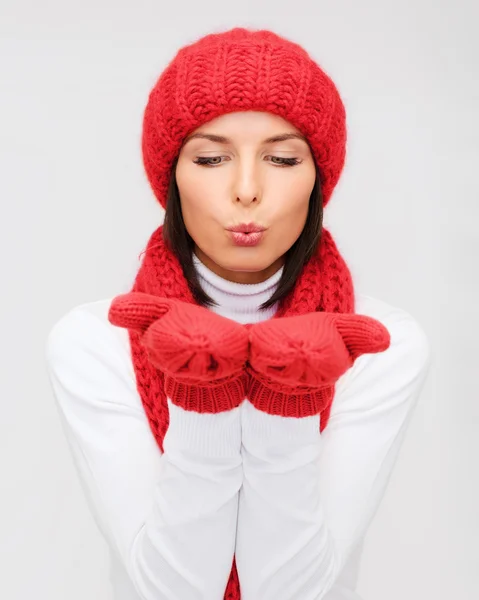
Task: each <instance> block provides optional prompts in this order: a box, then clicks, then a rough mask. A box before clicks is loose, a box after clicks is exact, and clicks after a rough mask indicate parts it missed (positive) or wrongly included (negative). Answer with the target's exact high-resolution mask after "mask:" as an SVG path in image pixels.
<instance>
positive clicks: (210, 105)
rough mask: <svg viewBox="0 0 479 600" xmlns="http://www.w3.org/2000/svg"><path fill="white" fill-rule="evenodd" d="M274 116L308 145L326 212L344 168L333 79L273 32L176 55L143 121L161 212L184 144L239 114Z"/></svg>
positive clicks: (215, 37) (199, 44) (210, 39)
mask: <svg viewBox="0 0 479 600" xmlns="http://www.w3.org/2000/svg"><path fill="white" fill-rule="evenodd" d="M245 110H255V111H267V112H271V113H273V114H276V115H278V116H280V117H282V118H284V119H286V120H287V121H289V122H291V123H292V124H293V125H294V126H295V127H296V128H297V129H299V130H300V131H301V132H302V133H303V135H305V136H306V138H307V139H308V141H309V144H310V147H311V150H312V153H313V156H314V158H315V161H316V164H317V165H318V168H319V172H320V178H321V188H322V192H323V204H324V206H326V204H327V203H328V201H329V199H330V197H331V193H332V191H333V189H334V187H335V185H336V183H337V181H338V179H339V176H340V174H341V171H342V169H343V166H344V161H345V153H346V148H345V146H346V123H345V109H344V105H343V102H342V100H341V97H340V95H339V93H338V90H337V88H336V86H335V84H334V83H333V81H332V80H331V78H330V77H329V76H328V75H327V74H326V73H325V72H324V70H323V69H321V68H320V67H319V66H318V65H317V64H316V63H315V62H314V61H313V59H312V58H311V57H310V56H309V54H308V53H307V52H306V51H305V50H304V49H303V48H302V47H301V46H299V45H298V44H296V43H294V42H292V41H289V40H287V39H285V38H284V37H281V36H279V35H277V34H275V33H273V32H271V31H266V30H257V31H253V30H248V29H244V28H239V27H238V28H235V29H232V30H230V31H227V32H224V33H214V34H210V35H207V36H205V37H203V38H201V39H199V40H198V41H196V42H194V43H193V44H190V45H188V46H185V47H183V48H181V49H180V50H179V51H178V53H177V55H176V56H175V58H174V59H173V60H172V61H171V62H170V63H169V65H168V66H167V68H166V69H165V70H164V71H163V73H162V74H161V76H160V77H159V79H158V81H157V82H156V84H155V86H154V87H153V89H152V90H151V92H150V94H149V98H148V103H147V106H146V108H145V112H144V119H143V137H142V150H143V163H144V166H145V170H146V174H147V177H148V180H149V182H150V185H151V187H152V189H153V192H154V194H155V196H156V198H157V199H158V201H159V202H160V204H161V205H162V206H163V208H165V206H166V201H167V191H168V184H169V179H170V171H171V167H172V164H173V161H174V159H175V158H176V156H177V154H178V152H179V150H180V148H181V144H182V142H183V140H184V139H185V138H186V136H187V135H188V134H189V133H190V132H191V131H193V130H194V129H196V128H198V127H200V126H201V125H202V124H204V123H206V122H207V121H211V120H212V119H214V118H216V117H218V116H220V115H223V114H226V113H230V112H236V111H245Z"/></svg>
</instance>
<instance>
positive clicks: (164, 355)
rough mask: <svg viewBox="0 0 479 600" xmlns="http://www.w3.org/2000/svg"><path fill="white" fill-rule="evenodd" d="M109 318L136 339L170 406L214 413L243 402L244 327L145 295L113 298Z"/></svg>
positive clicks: (189, 306)
mask: <svg viewBox="0 0 479 600" xmlns="http://www.w3.org/2000/svg"><path fill="white" fill-rule="evenodd" d="M108 318H109V320H110V322H111V323H112V324H113V325H117V326H119V327H126V328H128V329H133V330H135V331H137V332H138V333H139V334H140V336H141V337H140V343H141V344H142V345H143V346H144V347H145V348H146V351H147V354H148V358H149V360H150V361H151V362H152V364H153V365H154V366H155V367H157V368H158V369H160V370H161V371H162V372H163V373H164V374H165V393H166V395H167V396H168V397H169V398H170V399H171V401H172V402H173V403H174V404H176V405H178V406H181V407H182V408H184V409H185V410H190V411H195V412H211V413H217V412H222V411H225V410H230V409H231V408H234V407H236V406H239V404H240V403H241V402H242V401H243V399H244V398H245V384H246V380H247V375H246V372H245V365H246V361H247V359H248V344H249V341H248V332H247V330H246V329H245V328H244V327H243V326H242V325H239V324H238V323H236V322H235V321H232V320H230V319H227V318H225V317H222V316H220V315H217V314H215V313H213V312H211V311H210V310H208V309H207V308H204V307H202V306H198V305H195V304H189V303H186V302H182V301H180V300H174V299H168V298H160V297H158V296H153V295H151V294H146V293H143V292H130V293H128V294H122V295H120V296H117V297H116V298H114V300H113V302H112V304H111V306H110V310H109V314H108Z"/></svg>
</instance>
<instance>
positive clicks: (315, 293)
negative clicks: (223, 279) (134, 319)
mask: <svg viewBox="0 0 479 600" xmlns="http://www.w3.org/2000/svg"><path fill="white" fill-rule="evenodd" d="M162 231H163V226H160V227H159V228H158V229H156V230H155V231H154V233H153V234H152V235H151V237H150V239H149V241H148V244H147V247H146V250H145V253H144V257H143V261H142V264H141V266H140V268H139V270H138V273H137V275H136V278H135V281H134V284H133V287H132V289H131V291H133V292H145V293H148V294H153V295H156V296H161V297H166V298H177V299H179V300H182V301H183V302H190V303H193V304H194V303H196V301H195V300H194V298H193V295H192V293H191V291H190V288H189V287H188V283H187V281H186V279H185V277H184V274H183V270H182V268H181V265H180V263H179V261H178V259H177V258H176V256H175V255H174V254H173V252H171V251H170V250H169V249H168V247H167V245H166V243H165V242H164V240H163V235H162ZM354 306H355V302H354V289H353V283H352V278H351V274H350V271H349V269H348V267H347V265H346V263H345V261H344V260H343V258H342V256H341V254H340V253H339V251H338V249H337V247H336V244H335V242H334V240H333V238H332V236H331V234H330V233H329V231H328V230H326V229H323V232H322V236H321V242H320V244H319V246H318V252H317V253H316V254H315V255H314V256H313V257H312V258H311V259H310V260H309V262H308V263H307V264H306V265H305V267H304V268H303V270H302V272H301V274H300V276H299V277H298V279H297V280H296V283H295V286H294V288H293V290H292V291H291V292H290V293H289V295H288V296H287V298H286V299H285V300H284V301H283V302H281V304H280V306H279V308H278V311H277V312H276V314H275V316H274V317H273V318H277V317H284V316H293V315H299V314H304V313H309V312H314V311H328V312H339V313H352V312H355V311H354ZM128 332H129V338H130V345H131V353H132V359H133V365H134V369H135V375H136V383H137V389H138V391H139V394H140V396H141V401H142V403H143V407H144V409H145V412H146V415H147V417H148V421H149V423H150V427H151V431H152V432H153V435H154V437H155V439H156V441H157V443H158V446H159V448H160V450H161V452H163V439H164V436H165V434H166V431H167V429H168V424H169V415H168V403H167V399H166V394H165V391H164V376H163V373H162V372H161V371H160V370H158V369H157V368H156V367H154V366H153V365H152V364H151V362H150V361H149V360H148V357H147V355H146V351H145V348H144V347H143V346H142V345H141V344H140V343H139V335H138V333H136V332H135V331H133V330H131V329H129V330H128ZM332 393H334V388H333V390H332ZM325 412H326V411H325ZM328 418H329V410H328V411H327V414H325V413H322V414H321V420H320V423H321V424H320V431H322V430H323V429H324V427H326V425H327V422H328ZM318 420H319V419H318ZM224 598H225V600H226V599H227V600H240V598H241V594H240V587H239V580H238V574H237V571H236V563H235V561H234V560H233V566H232V570H231V575H230V578H229V581H228V584H227V586H226V591H225V596H224Z"/></svg>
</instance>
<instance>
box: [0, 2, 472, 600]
mask: <svg viewBox="0 0 479 600" xmlns="http://www.w3.org/2000/svg"><path fill="white" fill-rule="evenodd" d="M0 8H1V14H0V17H1V18H0V28H1V47H0V55H1V57H2V60H1V70H0V129H1V135H0V153H1V177H0V199H1V219H0V261H1V264H0V269H1V274H2V293H1V296H0V298H1V306H2V311H1V332H2V340H3V343H2V344H1V346H0V347H1V353H2V356H1V361H0V369H1V378H0V399H1V409H2V410H1V423H0V445H1V453H0V460H1V464H0V468H1V490H0V491H1V494H0V508H1V523H0V531H1V537H0V553H1V555H0V565H1V577H0V596H1V597H2V598H8V599H9V600H27V599H30V598H37V599H39V600H64V599H65V598H68V600H85V598H88V599H89V600H106V599H108V598H109V592H108V589H109V588H108V580H107V565H108V554H107V549H106V545H105V543H104V542H103V539H102V538H101V537H100V534H99V533H98V531H97V529H96V526H95V524H94V522H93V520H92V518H91V516H90V514H89V512H88V508H87V505H86V503H85V500H84V497H83V495H82V491H81V487H80V484H79V481H78V480H77V476H76V473H75V471H74V470H73V464H72V462H71V459H70V456H69V454H68V449H67V446H66V441H65V440H64V438H63V434H62V431H61V426H60V422H59V420H58V417H57V414H56V412H55V408H54V403H53V399H52V396H51V392H50V389H49V387H48V383H47V377H46V373H45V370H44V358H43V351H44V342H45V338H46V335H47V333H48V331H49V330H50V328H51V327H52V326H53V324H54V322H55V321H56V320H57V319H59V318H60V316H62V315H63V314H64V313H65V312H66V311H67V310H69V309H70V308H72V307H73V306H75V305H77V304H80V303H83V302H89V301H94V300H98V299H101V298H106V297H112V296H114V295H116V294H117V293H120V292H122V291H124V290H125V291H126V290H127V288H128V285H129V283H130V281H131V278H132V277H133V274H134V273H135V272H136V269H137V268H138V266H139V260H138V255H139V253H140V252H141V251H142V249H143V248H144V245H145V244H146V241H147V238H148V236H149V235H150V234H151V232H152V231H153V229H154V228H156V227H157V225H158V224H159V223H160V221H161V220H162V211H161V210H160V209H159V207H158V205H157V204H156V201H155V200H154V198H153V195H152V193H151V192H150V189H149V187H148V184H147V181H146V177H145V175H144V173H143V166H142V163H141V154H140V131H141V119H142V112H143V109H144V106H145V104H146V100H147V95H148V93H149V90H150V88H151V87H152V85H153V84H154V82H155V80H156V78H157V76H158V75H159V73H160V72H161V70H162V69H163V68H164V67H165V65H166V63H167V61H169V60H170V59H171V58H172V57H173V55H174V53H175V52H176V50H177V49H178V48H179V47H180V46H181V45H183V44H185V43H187V42H190V41H193V40H194V39H196V38H198V37H200V36H201V35H203V34H205V33H208V32H210V31H213V30H222V29H226V28H229V27H232V26H234V25H246V26H248V25H251V26H254V27H265V28H270V29H273V30H275V31H277V32H278V33H281V34H283V35H286V36H288V37H290V38H291V39H294V40H295V41H298V42H299V43H301V44H302V45H304V47H305V48H306V49H307V50H308V51H309V52H310V53H311V54H312V55H313V57H314V58H315V59H316V60H318V62H319V63H320V64H321V65H322V66H323V67H324V68H325V69H326V71H327V72H329V73H330V75H331V76H332V77H333V79H334V80H335V82H336V83H337V85H338V87H339V90H340V92H341V94H342V96H343V99H344V102H345V105H346V109H347V114H348V124H349V143H348V157H347V163H346V168H345V170H344V172H343V175H342V178H341V180H340V182H339V184H338V187H337V188H336V191H335V193H334V195H333V198H332V200H331V203H330V205H329V206H328V208H327V210H326V225H327V226H329V228H330V229H331V231H332V232H333V234H334V236H335V238H336V240H337V243H338V245H339V247H340V249H341V251H342V253H343V255H344V257H345V259H346V260H347V261H348V263H349V265H350V267H351V269H352V271H353V275H354V277H355V281H356V287H357V289H358V291H361V292H364V293H366V294H369V295H373V296H376V297H378V298H381V299H383V300H385V301H387V302H389V303H391V304H393V305H396V306H400V307H402V308H404V309H406V310H408V311H409V312H410V313H411V314H412V315H413V316H415V317H416V318H417V319H418V320H419V321H420V323H421V324H422V326H423V327H424V329H425V330H426V332H427V334H428V336H429V339H430V342H431V345H432V350H433V358H434V363H433V367H432V370H431V373H430V377H429V380H428V382H427V384H426V387H425V389H424V392H423V394H422V397H421V400H420V403H419V405H418V407H417V410H416V411H415V414H414V417H413V421H412V424H411V426H410V429H409V432H408V435H407V438H406V441H405V443H404V446H403V450H402V452H401V455H400V458H399V461H398V463H397V466H396V469H395V471H394V474H393V477H392V479H391V482H390V485H389V487H388V490H387V493H386V496H385V499H384V501H383V503H382V505H381V507H380V510H379V512H378V514H377V517H376V519H375V521H374V523H373V525H372V527H371V529H370V531H369V535H368V537H367V544H366V549H365V555H364V560H363V564H362V570H361V576H360V585H359V591H360V592H361V594H362V595H363V596H364V598H365V600H384V599H385V598H387V600H424V599H432V598H434V599H435V600H450V599H452V598H460V599H462V600H466V599H467V600H469V599H472V598H477V597H479V585H478V583H479V582H478V562H479V561H478V550H477V539H478V536H479V527H478V524H479V519H478V518H477V516H478V515H477V507H478V506H479V493H478V478H477V471H478V464H477V456H478V451H479V443H478V438H479V427H478V423H479V408H478V400H479V397H478V386H477V383H476V381H477V367H476V364H477V359H478V350H477V348H478V346H477V335H478V333H479V330H478V308H477V304H478V300H479V294H478V280H477V256H478V252H479V243H478V234H477V228H478V219H479V212H478V209H477V202H478V191H479V190H478V184H477V176H478V163H479V140H478V137H479V136H478V134H479V131H478V129H479V128H478V114H477V110H478V105H479V85H478V79H479V78H478V75H479V73H478V67H479V43H478V36H477V23H478V20H479V10H478V4H477V3H476V2H474V1H472V0H470V1H469V2H467V1H465V0H461V1H455V2H453V1H452V0H450V1H449V2H446V1H445V0H442V1H438V0H436V1H435V2H432V1H427V0H415V1H413V0H409V2H407V1H406V2H404V1H398V2H389V1H380V0H363V1H361V2H356V1H353V0H351V1H346V0H330V1H328V2H327V1H314V2H313V1H311V2H304V1H303V2H301V1H298V0H294V1H291V0H288V1H280V0H276V1H274V2H270V1H264V0H263V1H261V2H258V1H254V2H249V1H244V0H243V1H241V2H236V3H234V2H229V1H228V2H222V3H215V2H207V1H202V2H193V1H190V2H186V1H178V0H175V1H172V2H160V1H158V0H157V1H146V0H135V1H133V0H123V1H122V2H115V1H113V0H87V1H83V2H72V1H71V2H67V1H65V0H51V1H49V2H45V1H44V2H34V1H33V0H32V1H30V2H25V1H18V0H17V1H15V2H13V1H11V2H5V1H4V0H2V2H1V3H0Z"/></svg>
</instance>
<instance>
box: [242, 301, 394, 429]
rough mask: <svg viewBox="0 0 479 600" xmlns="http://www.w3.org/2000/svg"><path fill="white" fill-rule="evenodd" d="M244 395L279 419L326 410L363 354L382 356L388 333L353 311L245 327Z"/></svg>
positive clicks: (388, 340)
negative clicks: (338, 385)
mask: <svg viewBox="0 0 479 600" xmlns="http://www.w3.org/2000/svg"><path fill="white" fill-rule="evenodd" d="M249 336H250V356H249V368H248V371H249V375H250V384H249V394H248V400H249V401H250V402H251V403H252V404H253V405H255V407H256V408H258V409H260V410H263V411H264V412H268V413H270V414H277V415H283V416H295V417H305V416H311V415H315V414H320V413H323V412H327V413H328V414H329V408H330V405H331V402H332V399H333V397H334V384H335V383H336V381H337V380H338V379H339V378H340V377H341V375H343V374H344V373H345V372H346V371H347V370H348V369H349V368H350V367H351V366H352V365H353V363H354V361H355V360H356V359H357V358H358V357H359V356H361V355H362V354H367V353H376V352H383V351H384V350H386V349H387V348H388V347H389V344H390V336H389V332H388V330H387V329H386V327H384V325H382V323H380V322H379V321H377V320H376V319H373V318H372V317H368V316H365V315H358V314H354V313H329V312H314V313H308V314H305V315H298V316H294V317H282V318H277V319H270V320H268V321H263V322H261V323H257V324H254V325H252V326H251V327H250V328H249Z"/></svg>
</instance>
